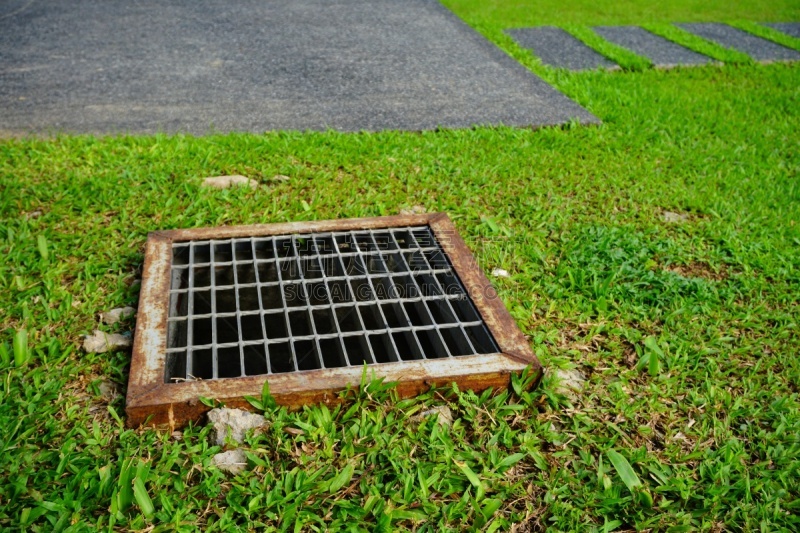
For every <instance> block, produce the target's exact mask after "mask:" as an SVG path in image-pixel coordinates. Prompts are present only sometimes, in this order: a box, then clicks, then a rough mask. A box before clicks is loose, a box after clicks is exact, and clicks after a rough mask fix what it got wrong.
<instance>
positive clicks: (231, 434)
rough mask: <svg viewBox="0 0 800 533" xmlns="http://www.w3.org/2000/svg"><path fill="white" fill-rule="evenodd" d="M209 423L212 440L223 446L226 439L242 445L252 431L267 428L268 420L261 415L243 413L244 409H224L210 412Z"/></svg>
mask: <svg viewBox="0 0 800 533" xmlns="http://www.w3.org/2000/svg"><path fill="white" fill-rule="evenodd" d="M208 423H209V424H211V426H212V428H213V431H212V432H211V433H212V439H213V441H214V443H215V444H217V445H219V446H223V445H224V444H225V439H227V438H230V439H231V440H232V441H233V442H237V443H239V444H241V443H242V442H244V437H245V435H246V434H247V432H248V431H250V430H251V429H258V428H265V427H267V425H268V424H267V420H266V419H265V418H264V417H263V416H262V415H259V414H256V413H251V412H249V411H243V410H242V409H227V408H224V407H221V408H216V409H212V410H211V411H209V412H208Z"/></svg>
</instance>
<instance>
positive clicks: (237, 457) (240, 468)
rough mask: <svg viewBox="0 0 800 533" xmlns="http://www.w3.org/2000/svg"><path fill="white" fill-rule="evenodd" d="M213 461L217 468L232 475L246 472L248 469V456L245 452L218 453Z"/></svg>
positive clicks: (229, 451)
mask: <svg viewBox="0 0 800 533" xmlns="http://www.w3.org/2000/svg"><path fill="white" fill-rule="evenodd" d="M213 460H214V464H215V465H216V467H217V468H219V469H220V470H223V471H225V472H230V473H231V474H239V473H241V472H244V469H245V468H246V467H247V456H246V455H245V453H244V450H238V449H237V450H228V451H227V452H222V453H218V454H217V455H215V456H214V457H213Z"/></svg>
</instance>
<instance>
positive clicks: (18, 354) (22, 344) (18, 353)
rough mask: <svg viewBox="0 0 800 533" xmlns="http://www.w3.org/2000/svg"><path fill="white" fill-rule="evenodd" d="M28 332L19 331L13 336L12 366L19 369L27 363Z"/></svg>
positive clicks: (28, 353)
mask: <svg viewBox="0 0 800 533" xmlns="http://www.w3.org/2000/svg"><path fill="white" fill-rule="evenodd" d="M29 356H30V352H29V351H28V330H26V329H19V330H17V332H16V333H15V334H14V366H16V367H17V368H21V367H22V366H24V365H25V363H27V362H28V358H29Z"/></svg>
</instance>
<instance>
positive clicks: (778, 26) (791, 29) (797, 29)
mask: <svg viewBox="0 0 800 533" xmlns="http://www.w3.org/2000/svg"><path fill="white" fill-rule="evenodd" d="M764 26H769V27H770V28H772V29H774V30H778V31H779V32H781V33H785V34H786V35H788V36H790V37H794V38H795V39H800V22H775V23H772V24H764Z"/></svg>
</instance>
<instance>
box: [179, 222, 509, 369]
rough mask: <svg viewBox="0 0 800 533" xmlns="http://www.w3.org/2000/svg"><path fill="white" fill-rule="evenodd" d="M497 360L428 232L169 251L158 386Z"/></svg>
mask: <svg viewBox="0 0 800 533" xmlns="http://www.w3.org/2000/svg"><path fill="white" fill-rule="evenodd" d="M499 351H500V350H499V348H498V346H497V344H496V342H495V340H494V339H493V337H492V335H491V333H490V332H489V330H488V329H487V328H486V325H485V324H484V322H483V320H482V319H481V317H480V314H479V313H478V312H477V310H476V308H475V306H474V304H473V302H472V300H470V298H469V296H468V295H467V293H466V291H465V290H464V287H463V285H462V284H461V282H460V280H459V278H458V276H457V275H456V274H455V272H454V270H453V268H452V265H451V263H450V261H449V260H448V258H447V256H446V254H445V253H444V251H443V249H442V248H441V246H440V245H439V243H438V242H437V241H436V239H435V237H434V235H433V233H432V232H431V230H430V228H429V227H427V226H414V227H404V228H390V229H381V230H362V231H343V232H326V233H310V234H302V235H286V236H277V237H252V238H234V239H224V240H202V241H189V242H181V243H175V244H173V245H172V267H171V284H170V306H169V318H168V334H167V363H166V375H165V379H166V381H167V382H174V381H185V380H196V379H203V380H210V379H219V378H231V377H242V376H257V375H265V374H278V373H286V372H297V371H304V370H316V369H322V368H336V367H347V366H361V365H363V364H365V363H366V364H368V365H372V364H377V363H388V362H399V361H411V360H419V359H438V358H446V357H456V356H465V355H475V354H493V353H497V352H499Z"/></svg>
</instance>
